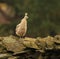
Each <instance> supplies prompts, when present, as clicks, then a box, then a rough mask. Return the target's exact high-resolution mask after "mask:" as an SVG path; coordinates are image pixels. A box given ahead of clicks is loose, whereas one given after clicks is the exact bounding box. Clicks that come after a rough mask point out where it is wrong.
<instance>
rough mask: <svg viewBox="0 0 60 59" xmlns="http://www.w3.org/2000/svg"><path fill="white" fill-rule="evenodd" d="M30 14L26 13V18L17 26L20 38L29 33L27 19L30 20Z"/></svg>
mask: <svg viewBox="0 0 60 59" xmlns="http://www.w3.org/2000/svg"><path fill="white" fill-rule="evenodd" d="M27 15H28V13H25V16H24V18H23V19H22V20H21V22H20V23H19V24H18V25H17V26H16V35H17V36H20V37H24V36H25V34H26V31H27V19H28V16H27Z"/></svg>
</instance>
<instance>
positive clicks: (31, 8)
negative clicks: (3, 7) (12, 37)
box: [0, 0, 60, 37]
mask: <svg viewBox="0 0 60 59" xmlns="http://www.w3.org/2000/svg"><path fill="white" fill-rule="evenodd" d="M0 2H5V3H7V4H9V5H11V6H13V7H14V8H15V11H16V16H17V18H15V20H16V19H18V21H15V22H12V23H11V24H10V25H6V26H5V25H1V26H0V35H4V34H3V33H5V34H7V33H8V32H9V31H10V29H11V31H12V30H15V26H16V24H18V23H19V22H20V20H21V19H22V18H23V16H24V13H25V12H28V15H29V19H28V31H27V34H26V36H31V37H37V36H42V37H43V36H47V35H53V36H54V35H55V34H60V0H0ZM2 27H3V28H2ZM6 27H7V28H6ZM8 27H9V28H8ZM7 31H8V32H7ZM11 31H10V32H11ZM6 32H7V33H6ZM10 32H9V33H10ZM1 33H2V34H1ZM13 33H14V32H13V31H12V33H10V34H13Z"/></svg>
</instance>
